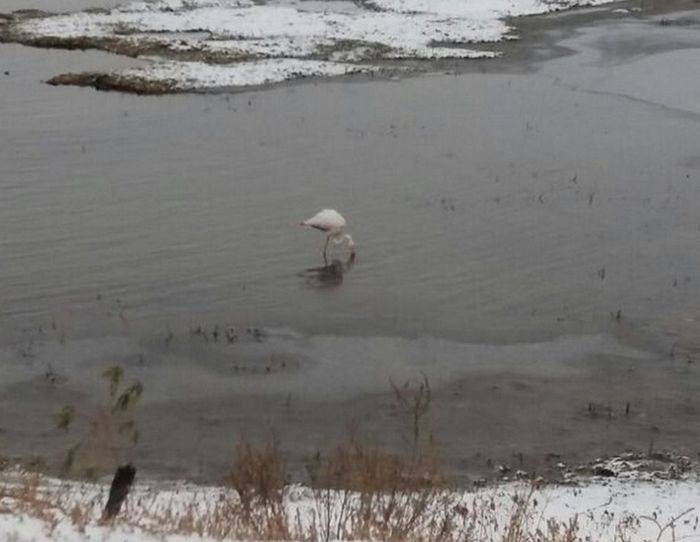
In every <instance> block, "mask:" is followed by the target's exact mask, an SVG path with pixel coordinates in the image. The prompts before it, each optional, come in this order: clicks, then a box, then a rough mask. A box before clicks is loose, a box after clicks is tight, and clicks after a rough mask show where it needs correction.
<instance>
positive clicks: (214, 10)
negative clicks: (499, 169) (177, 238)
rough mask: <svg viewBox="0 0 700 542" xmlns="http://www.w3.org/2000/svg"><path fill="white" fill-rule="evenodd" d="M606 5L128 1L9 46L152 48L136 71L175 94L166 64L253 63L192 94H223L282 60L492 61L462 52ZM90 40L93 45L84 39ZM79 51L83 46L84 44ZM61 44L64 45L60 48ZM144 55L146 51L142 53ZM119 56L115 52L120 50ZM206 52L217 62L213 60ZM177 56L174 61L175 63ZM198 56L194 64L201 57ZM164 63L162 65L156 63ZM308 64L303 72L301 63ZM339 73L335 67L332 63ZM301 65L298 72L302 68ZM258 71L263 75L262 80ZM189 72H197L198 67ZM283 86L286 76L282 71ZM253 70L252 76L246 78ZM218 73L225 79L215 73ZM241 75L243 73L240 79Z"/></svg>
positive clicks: (63, 20)
mask: <svg viewBox="0 0 700 542" xmlns="http://www.w3.org/2000/svg"><path fill="white" fill-rule="evenodd" d="M607 1H609V0H356V2H352V1H350V0H336V1H332V2H312V1H304V0H270V1H269V2H267V3H264V4H261V3H259V2H253V1H252V0H157V1H155V2H145V1H137V2H133V3H129V4H126V5H123V6H119V7H117V8H115V9H113V10H111V11H84V12H77V13H71V14H63V15H53V16H44V17H30V18H25V19H20V20H19V21H18V22H16V23H15V25H14V28H13V29H12V36H13V39H15V40H17V41H20V42H28V43H32V40H34V42H36V41H37V40H39V39H44V40H46V39H53V40H57V41H56V44H55V46H59V47H60V46H61V43H60V40H64V41H65V40H71V39H72V40H76V39H81V40H87V41H83V42H81V43H80V46H81V47H84V46H88V47H89V46H94V47H96V48H100V47H102V48H106V47H107V45H106V44H105V41H108V42H109V47H110V48H109V49H108V50H110V51H112V52H114V51H115V50H117V51H120V49H119V47H118V46H115V44H117V45H118V44H122V45H126V44H128V47H129V51H130V52H131V53H133V51H134V50H136V51H137V54H138V50H139V47H142V49H143V51H144V54H149V55H153V54H154V53H153V46H154V44H160V45H161V46H162V47H163V54H158V53H156V54H157V55H158V56H159V58H160V60H161V61H163V62H164V65H163V66H162V68H160V69H152V70H145V71H142V72H141V75H143V76H145V77H151V76H153V77H159V76H160V75H161V74H162V73H169V74H171V75H172V76H173V77H176V78H178V81H180V82H181V83H182V84H181V85H179V86H180V87H186V88H195V87H193V86H192V84H191V83H187V82H186V81H185V78H187V77H190V76H191V75H192V72H193V69H194V68H193V66H187V65H183V66H182V67H181V69H179V70H178V69H176V68H175V67H174V66H173V63H178V62H182V63H184V62H191V61H192V60H201V61H202V62H206V63H210V64H213V63H216V64H228V63H234V62H239V61H241V60H244V61H247V62H253V63H257V64H258V67H257V68H256V69H253V68H251V67H250V66H245V67H243V68H241V69H231V70H229V69H217V70H212V71H211V72H208V73H207V75H206V76H202V77H195V78H191V81H200V83H197V84H199V85H200V86H198V87H196V88H210V87H209V86H208V85H214V86H222V85H221V81H220V80H219V79H217V78H216V77H213V73H215V72H216V73H218V74H220V75H222V76H223V78H224V79H226V80H230V81H235V80H238V79H239V78H240V79H242V80H244V81H245V80H247V77H252V78H254V79H255V80H261V81H265V80H267V81H269V82H277V81H280V80H283V79H284V78H283V79H280V75H281V74H283V73H285V70H286V68H280V66H284V63H275V62H264V60H266V59H285V60H287V61H292V60H294V61H296V62H297V63H298V62H300V61H302V60H303V61H305V62H307V64H304V65H302V64H295V63H294V62H288V63H287V66H294V65H296V66H297V67H300V69H301V70H302V71H303V72H307V73H309V74H314V75H322V76H334V75H339V74H345V73H348V72H349V71H363V70H351V69H350V68H349V67H348V66H347V63H352V62H368V61H371V62H373V63H375V64H378V63H379V62H380V61H392V60H396V59H418V60H429V59H443V58H454V59H468V58H484V57H493V56H496V55H497V53H494V52H492V51H483V50H479V49H477V48H475V47H474V46H473V45H471V44H478V43H486V42H497V41H500V40H503V39H507V38H512V37H513V36H512V35H511V31H512V29H511V27H509V26H508V25H507V24H506V23H505V22H504V18H505V17H510V16H519V15H530V14H541V13H546V12H550V11H558V10H562V9H568V8H572V7H577V6H592V5H598V4H602V3H605V2H607ZM90 40H93V43H92V45H90V43H89V41H90ZM86 43H87V45H86ZM66 46H67V45H66ZM147 49H148V50H147ZM123 50H125V49H124V47H122V49H121V51H123ZM211 54H216V55H218V56H217V57H216V59H212V57H211ZM178 55H179V56H178ZM200 57H201V58H200ZM166 61H167V62H168V63H167V64H166V63H165V62H166ZM311 61H314V62H316V64H314V65H313V68H312V69H309V67H310V66H312V64H308V62H311ZM336 63H337V64H339V65H335V64H336ZM302 66H303V67H302ZM265 70H270V71H269V73H268V74H267V75H264V72H265ZM197 71H198V72H203V70H201V69H200V68H197ZM286 71H287V72H288V73H289V77H288V78H293V77H295V76H296V73H297V72H296V71H295V69H290V70H286ZM252 72H255V75H250V74H251V73H252ZM223 74H225V75H223ZM242 74H249V75H242Z"/></svg>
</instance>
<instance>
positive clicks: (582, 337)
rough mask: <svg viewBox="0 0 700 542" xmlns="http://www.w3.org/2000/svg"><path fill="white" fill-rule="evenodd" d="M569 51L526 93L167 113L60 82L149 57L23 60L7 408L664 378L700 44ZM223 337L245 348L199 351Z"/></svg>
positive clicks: (621, 39) (457, 90) (6, 160)
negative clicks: (47, 380)
mask: <svg viewBox="0 0 700 542" xmlns="http://www.w3.org/2000/svg"><path fill="white" fill-rule="evenodd" d="M692 15H693V16H696V15H697V12H694V13H693V14H692ZM569 34H570V35H568V36H567V37H566V39H559V41H558V42H557V46H558V47H565V48H567V49H568V50H569V51H570V54H567V55H564V56H559V57H557V58H554V59H552V60H548V61H546V62H544V63H534V61H533V63H532V64H530V65H528V66H527V68H528V69H527V70H524V73H519V74H514V73H511V72H510V71H509V70H506V69H505V68H504V71H503V73H487V74H480V73H465V74H460V75H445V74H442V75H433V76H425V77H418V78H407V79H402V80H396V81H387V80H340V81H333V82H319V83H316V82H310V83H305V84H301V85H292V86H284V87H279V88H275V89H272V90H265V91H256V92H246V93H241V94H234V95H178V96H169V97H157V98H143V97H135V96H128V95H120V94H116V93H100V92H95V91H93V90H87V89H77V88H53V87H49V86H47V85H44V84H42V83H41V81H42V80H44V79H46V78H48V77H50V76H51V75H53V74H55V73H57V72H59V71H60V72H63V71H79V70H83V69H90V68H91V67H95V66H103V65H104V63H105V62H108V63H113V64H114V65H115V66H117V65H123V64H125V63H129V64H131V63H134V62H135V61H133V60H124V59H119V58H117V57H113V56H109V55H104V54H99V53H92V52H86V53H78V52H63V51H45V50H36V49H29V48H25V47H21V46H16V45H2V46H1V49H0V50H1V51H2V56H0V117H1V118H2V122H0V141H2V145H0V192H1V193H2V198H0V202H1V203H0V209H1V212H0V228H1V230H2V231H3V238H2V240H1V241H0V243H1V244H2V254H3V260H2V265H0V299H2V300H3V304H2V319H3V329H2V335H3V337H4V339H3V345H4V346H3V352H4V356H5V358H6V360H7V363H5V365H3V367H2V369H1V371H2V373H0V374H2V375H4V376H3V379H4V381H5V383H6V384H7V385H8V386H15V388H13V389H15V390H16V393H18V392H17V390H20V389H25V388H21V387H20V388H16V386H18V385H21V386H31V382H36V381H37V380H36V379H39V380H40V379H41V378H42V375H43V373H44V372H45V371H46V370H47V367H48V366H49V365H50V364H52V363H53V365H52V366H51V367H52V369H53V370H58V371H61V374H62V375H63V376H66V377H68V383H67V384H66V385H65V386H66V388H65V389H66V390H70V392H71V393H75V394H77V395H76V396H75V397H79V396H80V394H82V393H89V394H92V393H95V394H97V393H98V392H99V390H98V388H97V387H96V386H98V385H97V384H95V383H94V382H92V383H91V379H92V376H91V369H92V367H93V366H94V368H95V371H94V372H95V376H96V377H97V376H98V370H97V369H98V367H103V366H104V365H105V364H106V363H111V362H118V363H121V364H123V365H125V366H126V367H127V368H129V367H132V368H133V374H134V375H138V376H140V377H141V378H143V380H144V381H145V382H146V384H147V389H150V390H151V395H150V396H149V399H150V400H152V401H154V402H161V401H175V402H177V401H178V400H194V399H196V398H197V397H201V398H202V399H204V398H210V397H211V396H212V394H213V395H221V396H226V395H229V396H233V395H235V394H240V393H243V394H253V395H255V394H260V395H266V394H278V395H279V396H281V397H283V396H285V395H286V394H288V393H294V394H300V395H303V396H304V397H306V398H308V399H309V400H318V401H325V400H329V399H333V398H348V397H350V398H352V397H353V396H354V395H353V394H357V397H359V396H360V395H362V394H367V393H375V392H377V391H380V389H381V387H382V386H384V388H386V387H388V386H387V380H388V378H389V377H391V376H395V377H396V378H397V379H403V378H409V377H410V376H411V375H413V376H415V375H417V374H419V373H420V372H421V371H422V372H426V373H428V374H429V375H430V377H431V378H435V380H436V382H437V384H439V385H447V383H448V382H450V381H453V380H457V379H459V378H463V377H465V376H466V375H468V374H469V371H470V370H479V371H483V370H484V369H485V368H490V369H491V370H494V371H495V370H500V371H513V370H519V371H525V372H528V373H531V374H551V375H559V376H561V375H565V374H569V373H571V371H574V372H576V373H579V374H580V373H582V372H583V373H586V374H595V375H597V376H596V378H599V377H600V375H601V374H605V372H606V370H605V369H602V370H601V369H600V367H601V366H603V367H605V366H606V363H607V362H606V360H608V361H609V363H610V364H611V365H613V361H611V360H615V359H618V358H620V357H621V358H623V359H625V360H627V361H629V360H636V362H638V363H640V364H646V363H648V362H649V361H650V359H651V360H653V359H657V358H661V357H663V356H665V355H666V352H667V350H666V348H667V346H668V345H667V344H666V343H665V342H664V340H663V338H662V337H660V335H661V334H662V332H663V331H665V329H662V328H660V327H659V325H658V322H661V321H664V322H665V324H664V325H668V322H669V320H670V321H673V318H675V317H676V316H674V315H678V314H683V313H684V312H686V311H690V310H693V309H694V307H696V306H697V305H698V303H699V302H700V293H699V291H698V289H697V286H696V283H697V280H698V276H697V269H698V265H699V264H700V252H699V251H698V250H697V246H698V235H700V222H699V221H698V216H700V212H699V211H700V190H699V189H698V182H699V181H700V169H699V168H698V163H699V162H698V161H699V156H700V151H698V144H697V142H698V136H700V109H699V108H698V103H700V100H697V99H696V98H700V97H699V96H697V89H698V88H700V65H699V64H700V55H698V54H697V48H698V47H700V33H699V32H698V31H697V29H696V28H693V27H688V26H683V27H672V26H661V25H658V24H657V23H656V22H654V21H648V20H637V19H626V18H621V19H620V20H618V21H612V22H610V21H608V22H606V23H603V24H600V25H595V26H590V27H587V28H583V29H579V31H578V32H576V33H569ZM632 37H633V38H634V40H631V38H632ZM616 43H617V45H616ZM639 43H642V44H644V47H643V50H644V54H643V55H642V56H639V55H635V54H631V53H630V51H631V50H633V49H634V47H636V46H637V45H638V44H639ZM673 44H675V45H676V46H675V47H673ZM545 46H549V45H546V44H543V45H542V47H545ZM5 70H8V71H9V73H10V74H9V75H2V72H4V71H5ZM489 71H494V70H493V69H490V70H489ZM675 78H681V79H678V80H679V81H682V84H681V83H679V84H677V85H675V84H669V82H670V81H673V80H675ZM325 206H332V207H335V208H337V209H339V210H340V211H341V212H342V213H343V214H345V216H346V218H347V219H348V222H349V228H350V232H351V233H352V235H353V237H354V238H355V239H356V241H357V243H358V245H359V249H358V258H357V261H356V262H355V265H354V266H353V267H352V269H350V270H349V271H347V272H345V273H344V275H343V276H342V277H337V276H330V277H329V276H328V275H319V274H318V273H316V274H314V272H311V273H309V272H308V270H309V269H310V268H315V267H318V266H319V265H321V263H322V259H321V248H322V242H323V240H322V238H321V237H320V236H319V235H317V233H318V232H315V231H305V230H302V229H299V228H297V227H295V226H294V225H293V224H295V223H296V222H298V221H299V219H302V218H305V217H307V216H310V215H312V214H313V213H315V212H316V211H317V210H319V209H320V208H322V207H325ZM336 257H337V258H343V255H342V254H339V255H336ZM618 311H619V314H620V319H618V318H616V315H617V314H618ZM216 325H219V326H220V330H221V331H222V332H223V330H224V329H225V327H226V326H235V327H236V328H237V331H238V333H240V334H241V336H242V337H244V339H245V340H242V341H241V342H240V343H237V345H225V344H223V339H222V343H217V344H212V343H211V342H209V343H206V344H205V343H203V341H201V340H200V338H199V337H193V336H192V335H191V333H190V330H191V329H192V328H194V327H197V326H205V327H206V328H207V330H208V332H209V333H211V331H212V330H213V329H214V326H216ZM253 326H257V327H258V328H260V329H262V330H263V331H262V333H264V334H265V336H264V340H260V341H256V340H255V339H256V338H255V336H254V332H253V331H251V333H247V332H246V328H248V327H253ZM39 328H41V330H39ZM169 330H170V331H172V332H173V334H174V337H175V338H174V341H173V342H172V344H170V343H167V342H166V338H167V336H168V334H169ZM251 337H252V338H251ZM649 337H653V338H654V340H653V341H651V340H649ZM627 342H632V343H635V344H643V345H644V346H645V347H646V348H650V350H649V351H648V352H644V351H642V350H640V349H638V348H637V347H632V346H627V345H625V343H627ZM521 343H523V344H524V343H529V344H526V345H525V346H520V345H521ZM661 352H663V353H661ZM140 356H141V357H140ZM275 356H277V358H276V361H275V359H274V358H275ZM281 358H282V359H284V360H286V361H285V365H284V367H283V369H284V370H279V371H278V372H275V374H273V375H272V377H273V378H274V380H271V379H268V380H265V381H260V375H259V374H257V373H255V371H261V372H266V371H267V372H268V373H269V372H270V371H268V370H267V368H268V367H272V369H273V370H274V371H276V369H277V368H279V366H280V365H279V364H280V363H281V362H280V361H279V360H280V359H281ZM601 360H602V361H601ZM71 363H74V365H71ZM287 363H288V364H289V365H286V364H287ZM355 363H357V365H354V364H355ZM144 364H145V367H143V365H144ZM572 366H573V367H574V369H572ZM641 366H646V365H640V367H641ZM609 370H611V371H614V369H612V368H611V369H609ZM246 371H247V372H246ZM274 371H273V372H274ZM694 374H695V373H692V374H690V376H689V373H687V372H686V373H683V376H682V377H681V376H679V377H678V378H679V379H680V378H682V379H685V380H686V381H687V385H685V387H681V388H679V389H678V390H677V391H674V392H673V393H676V395H675V396H674V397H675V399H677V400H678V401H681V402H682V401H686V400H688V397H690V396H692V393H693V391H692V390H693V389H695V388H696V387H697V386H696V384H691V382H694V383H696V382H697V378H696V376H697V375H695V376H692V375H694ZM691 378H692V380H691ZM94 380H95V381H97V380H98V378H95V379H94ZM674 381H675V380H674ZM148 386H150V388H148ZM8 389H9V388H8ZM35 391H36V390H35ZM23 393H24V392H23ZM37 393H38V392H37ZM669 393H671V392H669ZM688 394H690V395H688ZM21 396H22V394H19V395H7V396H6V399H7V400H8V401H11V402H12V405H13V408H14V409H15V410H16V411H17V412H19V411H21V409H22V401H21V400H20V399H18V398H17V397H21ZM31 397H36V396H35V395H32V394H28V395H26V398H27V400H29V399H30V398H31ZM7 404H10V403H6V405H7ZM51 408H53V406H46V408H45V410H46V412H45V413H44V414H46V417H47V419H48V417H49V416H50V412H51V410H50V409H51ZM37 409H38V410H37ZM40 411H41V409H40V408H39V407H35V408H34V409H33V410H31V413H30V414H27V416H28V417H31V416H43V415H44V414H41V413H40ZM28 412H30V411H28ZM533 415H535V413H533ZM251 419H252V420H254V419H255V415H254V414H253V415H252V418H251ZM239 421H240V420H239ZM13 423H14V422H13ZM2 424H3V425H7V426H9V425H11V423H10V422H9V421H8V420H7V419H6V420H4V421H2ZM181 429H182V430H183V431H186V429H187V428H186V427H185V426H184V425H183V427H181ZM202 431H203V429H202ZM9 434H10V435H12V431H10V433H9ZM18 434H19V433H18ZM23 435H24V437H26V441H25V443H26V444H29V443H33V445H36V443H37V442H40V441H41V437H39V436H37V435H31V436H29V435H27V434H26V433H23ZM212 438H214V437H212ZM227 442H228V441H227ZM14 445H15V447H16V448H17V449H21V448H24V445H23V444H22V443H21V438H17V439H15V440H14ZM221 445H222V446H223V444H221ZM173 453H175V452H173ZM183 454H184V452H183ZM176 455H177V454H176Z"/></svg>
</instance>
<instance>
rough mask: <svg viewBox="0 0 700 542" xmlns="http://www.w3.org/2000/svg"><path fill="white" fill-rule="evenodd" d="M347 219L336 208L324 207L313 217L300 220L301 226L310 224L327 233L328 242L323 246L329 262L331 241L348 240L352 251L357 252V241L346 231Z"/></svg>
mask: <svg viewBox="0 0 700 542" xmlns="http://www.w3.org/2000/svg"><path fill="white" fill-rule="evenodd" d="M346 224H347V222H345V219H344V218H343V215H341V214H340V213H339V212H338V211H336V210H335V209H324V210H323V211H320V212H319V213H316V214H315V215H314V216H312V217H311V218H309V219H307V220H304V221H303V222H300V223H299V225H300V226H309V227H311V228H316V229H317V230H320V231H322V232H323V233H325V234H326V244H325V245H324V247H323V259H324V260H325V261H326V262H328V258H327V251H328V245H329V243H331V242H333V244H334V245H339V244H340V243H342V242H344V241H347V243H348V248H349V249H350V252H351V253H352V254H353V255H354V254H355V241H353V240H352V237H350V235H349V234H347V233H345V225H346Z"/></svg>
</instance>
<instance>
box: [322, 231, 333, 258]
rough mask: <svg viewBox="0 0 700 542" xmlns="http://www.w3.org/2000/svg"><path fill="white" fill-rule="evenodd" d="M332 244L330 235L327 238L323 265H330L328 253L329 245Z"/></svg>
mask: <svg viewBox="0 0 700 542" xmlns="http://www.w3.org/2000/svg"><path fill="white" fill-rule="evenodd" d="M330 242H331V236H330V235H329V236H328V237H326V244H325V245H324V246H323V263H325V264H326V265H328V255H327V252H328V243H330Z"/></svg>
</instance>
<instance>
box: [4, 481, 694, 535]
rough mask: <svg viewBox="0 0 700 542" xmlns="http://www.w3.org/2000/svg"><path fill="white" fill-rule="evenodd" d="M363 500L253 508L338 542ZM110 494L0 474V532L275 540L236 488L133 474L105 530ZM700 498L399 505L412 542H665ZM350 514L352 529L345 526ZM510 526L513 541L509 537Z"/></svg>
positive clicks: (543, 494)
mask: <svg viewBox="0 0 700 542" xmlns="http://www.w3.org/2000/svg"><path fill="white" fill-rule="evenodd" d="M364 491H366V490H360V493H357V492H356V491H350V492H349V493H348V492H346V490H343V489H334V490H327V489H322V488H316V489H314V488H310V487H305V486H302V485H290V486H287V487H285V488H284V489H280V493H279V499H280V500H279V501H277V500H276V499H277V498H278V497H272V499H273V501H272V502H270V503H269V504H264V503H259V504H256V505H255V506H256V507H260V508H261V510H262V509H263V508H265V507H268V512H267V513H269V514H273V515H274V517H275V518H276V519H275V524H276V525H277V527H275V529H276V530H277V532H276V534H275V535H274V536H275V538H276V539H285V540H286V539H299V538H308V537H311V538H312V539H325V538H326V537H327V535H324V534H323V532H324V531H323V527H324V526H330V525H333V528H334V530H335V529H337V534H336V535H334V536H333V538H334V539H354V538H355V536H356V533H355V532H354V531H353V527H351V521H350V519H349V518H352V517H354V514H355V513H357V511H360V510H362V508H358V509H357V511H356V510H355V507H356V506H361V505H360V504H359V503H360V502H361V501H358V500H356V499H358V498H359V495H365V493H363V492H364ZM433 491H434V492H433ZM107 493H108V485H106V484H104V483H91V484H87V483H79V482H66V481H59V480H55V479H50V478H44V477H39V478H37V477H35V476H32V475H30V474H26V473H21V472H17V471H14V472H9V473H8V472H5V473H3V472H2V471H0V509H2V512H3V513H1V514H0V529H2V530H3V532H5V533H6V534H10V535H13V536H15V537H16V538H14V540H18V541H24V540H25V539H26V540H33V541H34V542H38V541H43V540H44V539H46V540H51V541H54V542H55V541H57V540H58V541H63V540H70V541H76V540H96V539H99V540H103V541H104V540H112V539H115V540H117V539H119V540H120V539H122V538H123V537H129V536H131V537H134V536H138V537H139V539H142V540H151V537H153V539H157V540H178V541H185V540H194V539H196V540H220V539H230V538H231V537H232V538H234V539H246V538H249V537H251V536H252V537H255V536H257V537H261V536H263V537H264V536H265V535H266V534H267V535H269V534H270V531H269V529H270V526H269V525H267V524H265V523H261V522H260V521H259V519H254V518H257V516H250V515H248V514H249V513H248V512H245V511H244V510H238V508H237V506H238V503H240V499H241V498H243V497H239V495H243V494H239V493H237V492H236V491H235V490H233V489H231V488H226V487H222V486H196V485H190V484H182V483H179V482H149V481H147V480H146V481H144V480H141V479H139V478H138V475H137V479H136V483H135V484H134V486H133V487H132V489H131V491H130V495H129V496H128V497H127V499H126V503H125V505H124V507H123V510H122V511H121V512H120V513H119V514H118V515H117V517H116V519H115V520H112V521H110V522H107V523H105V522H103V521H101V520H100V516H101V511H102V508H103V506H104V503H105V501H106V497H107ZM366 495H369V493H367V494H366ZM416 495H418V493H417V494H416ZM699 495H700V481H698V479H697V478H695V479H685V480H677V481H673V482H669V481H646V482H639V481H634V480H627V481H618V480H615V479H609V478H608V479H605V478H597V479H579V480H576V481H572V482H570V483H569V485H549V484H546V485H542V484H541V483H540V484H531V483H528V482H505V483H500V484H496V485H493V486H488V487H482V488H476V489H474V490H472V491H467V492H463V491H459V492H457V493H454V492H453V491H452V490H446V491H443V490H431V492H430V493H429V494H426V493H423V497H417V496H416V497H412V496H411V493H406V494H404V493H401V497H400V500H397V501H396V504H395V505H394V506H397V507H398V508H399V509H400V508H401V507H403V506H406V507H410V506H411V504H410V502H411V499H413V498H421V502H422V504H421V505H420V507H421V512H419V513H418V515H416V516H414V521H415V525H414V526H413V527H412V528H411V529H410V530H408V531H403V533H404V536H408V537H411V538H415V537H432V536H435V534H436V533H435V531H434V529H435V527H434V524H435V522H440V521H442V519H441V518H445V519H448V520H449V525H450V526H449V530H445V528H444V527H443V530H442V531H441V532H440V534H439V537H438V538H437V539H440V540H452V539H459V537H460V536H461V534H462V532H464V534H467V533H469V536H472V537H478V538H476V539H478V540H480V541H481V540H500V539H501V538H502V537H504V536H506V534H508V533H509V536H510V538H509V540H521V538H518V536H521V537H522V539H523V540H525V539H529V538H527V537H529V536H533V535H534V534H535V533H537V532H540V533H541V532H543V531H546V530H549V536H551V537H552V538H551V540H559V539H560V538H558V537H561V540H569V539H571V538H566V535H568V536H569V537H570V536H571V535H575V536H577V537H582V538H585V537H589V538H592V539H596V540H603V539H606V540H607V539H610V540H612V539H613V537H617V536H625V538H624V539H625V540H629V541H638V540H639V541H641V540H647V539H649V537H651V538H653V539H656V540H660V541H664V542H665V541H666V540H669V541H671V540H678V539H679V537H681V538H682V537H684V536H692V535H694V534H695V533H696V532H697V526H698V517H699V516H700V513H699V512H698V509H697V508H696V507H694V506H693V505H694V504H697V499H696V497H697V496H699ZM374 498H375V499H376V502H377V503H378V505H377V506H378V507H379V508H378V509H381V506H382V504H381V503H382V501H383V500H386V499H389V498H390V497H388V495H387V494H384V493H382V492H381V491H380V493H378V494H377V495H376V496H375V497H374ZM403 499H406V500H403ZM69 511H70V512H69ZM324 511H325V512H324ZM426 513H428V514H431V516H430V518H428V517H423V515H424V514H426ZM237 514H240V517H236V515H237ZM344 514H347V517H348V520H347V523H346V520H343V519H342V518H343V515H344ZM392 514H393V513H392ZM384 521H385V522H386V523H383V522H382V521H381V520H378V522H377V523H376V524H375V525H373V526H372V527H368V529H369V530H368V531H366V532H365V535H364V537H365V538H369V539H375V538H376V537H377V535H379V534H380V533H384V536H387V535H389V533H390V532H391V531H390V530H387V529H393V528H396V526H392V523H393V522H394V521H399V520H395V519H392V517H391V515H387V516H386V517H385V520H384ZM284 522H289V524H288V525H289V527H285V530H279V529H280V527H281V524H282V523H284ZM336 524H337V527H336ZM399 525H400V524H399ZM514 526H517V532H513V528H514ZM555 526H556V530H554V527H555ZM287 529H290V530H287ZM517 533H519V534H517ZM565 534H566V535H565Z"/></svg>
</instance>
